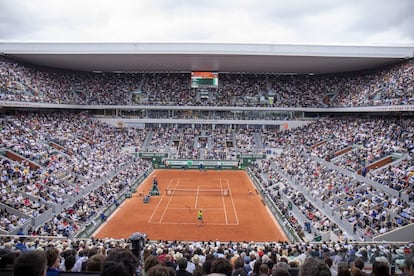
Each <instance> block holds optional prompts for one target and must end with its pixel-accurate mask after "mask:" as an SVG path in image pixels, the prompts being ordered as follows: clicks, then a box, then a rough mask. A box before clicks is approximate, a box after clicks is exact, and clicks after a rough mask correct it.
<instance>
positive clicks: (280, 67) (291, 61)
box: [0, 43, 414, 74]
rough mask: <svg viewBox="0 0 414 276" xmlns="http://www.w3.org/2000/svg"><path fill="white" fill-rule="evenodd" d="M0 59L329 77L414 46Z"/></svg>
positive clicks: (38, 53) (135, 48) (53, 49)
mask: <svg viewBox="0 0 414 276" xmlns="http://www.w3.org/2000/svg"><path fill="white" fill-rule="evenodd" d="M0 53H1V54H2V55H5V56H9V57H11V58H15V59H18V60H21V61H24V62H29V63H34V64H36V65H41V66H48V67H54V68H61V69H70V70H77V71H97V72H190V71H216V72H245V73H280V74H329V73H339V72H349V71H359V70H366V69H373V68H377V67H382V66H385V65H388V64H392V63H397V62H400V61H401V60H404V59H409V58H413V57H414V46H398V47H385V46H321V45H269V44H211V43H208V44H202V43H0Z"/></svg>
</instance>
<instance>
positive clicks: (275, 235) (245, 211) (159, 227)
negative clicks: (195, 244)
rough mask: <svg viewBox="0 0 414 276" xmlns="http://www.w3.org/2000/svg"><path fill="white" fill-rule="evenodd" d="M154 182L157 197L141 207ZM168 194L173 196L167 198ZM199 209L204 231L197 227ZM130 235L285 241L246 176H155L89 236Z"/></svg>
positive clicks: (179, 172) (201, 173) (168, 172)
mask: <svg viewBox="0 0 414 276" xmlns="http://www.w3.org/2000/svg"><path fill="white" fill-rule="evenodd" d="M154 177H156V179H157V181H158V188H159V190H160V193H161V194H160V195H159V196H152V197H151V199H150V201H149V203H144V202H143V198H144V197H143V195H140V194H141V193H142V194H148V193H149V191H150V190H151V188H152V182H153V179H154ZM168 189H170V190H174V189H177V190H176V191H174V192H172V194H170V195H169V194H168V192H167V190H168ZM178 189H188V190H191V191H178ZM212 190H213V191H212ZM225 191H227V195H224V194H225V193H226V192H225ZM200 209H201V210H202V211H203V220H204V224H202V225H198V224H197V213H198V211H199V210H200ZM134 232H141V233H146V234H147V235H148V238H149V239H151V240H184V241H208V240H220V241H257V242H260V241H279V240H286V236H285V234H284V233H283V232H282V230H281V229H280V227H279V225H278V224H277V222H276V221H275V219H274V218H273V216H272V215H271V213H270V211H269V210H268V208H267V207H266V206H265V205H264V204H263V202H262V199H261V197H260V195H259V194H258V193H257V192H256V190H255V188H254V186H253V184H252V183H251V181H250V179H249V177H248V175H247V173H246V172H244V171H215V170H208V171H199V170H155V171H153V172H152V174H151V175H150V176H149V177H148V178H147V179H146V180H145V181H144V182H143V183H142V184H141V185H140V186H139V187H138V189H137V191H136V192H135V193H134V194H132V197H131V198H130V199H127V200H126V201H125V202H124V203H123V204H122V205H121V206H120V208H118V209H117V210H116V211H115V212H114V213H113V214H112V215H111V216H110V217H109V218H108V220H107V221H106V222H105V223H104V224H103V225H102V226H101V227H100V228H99V229H98V230H97V231H96V233H95V234H94V235H93V236H94V237H97V238H128V237H130V235H131V234H132V233H134Z"/></svg>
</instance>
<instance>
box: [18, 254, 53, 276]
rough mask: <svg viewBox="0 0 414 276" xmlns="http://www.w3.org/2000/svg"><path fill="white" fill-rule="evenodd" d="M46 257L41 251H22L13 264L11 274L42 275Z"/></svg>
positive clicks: (45, 266)
mask: <svg viewBox="0 0 414 276" xmlns="http://www.w3.org/2000/svg"><path fill="white" fill-rule="evenodd" d="M46 269H47V258H46V255H45V253H44V252H43V251H40V250H32V251H26V252H23V253H22V254H21V255H20V256H19V257H17V258H16V260H15V262H14V265H13V276H43V275H45V274H46Z"/></svg>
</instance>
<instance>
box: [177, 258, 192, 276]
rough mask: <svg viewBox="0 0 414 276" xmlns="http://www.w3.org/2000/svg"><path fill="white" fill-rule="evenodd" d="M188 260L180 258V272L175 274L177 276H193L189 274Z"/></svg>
mask: <svg viewBox="0 0 414 276" xmlns="http://www.w3.org/2000/svg"><path fill="white" fill-rule="evenodd" d="M187 263H188V261H187V259H186V258H180V259H179V260H178V270H177V271H176V272H175V274H176V275H177V276H191V275H192V274H191V273H190V272H188V271H187V270H186V269H187Z"/></svg>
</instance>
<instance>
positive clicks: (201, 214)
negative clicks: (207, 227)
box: [197, 210, 204, 225]
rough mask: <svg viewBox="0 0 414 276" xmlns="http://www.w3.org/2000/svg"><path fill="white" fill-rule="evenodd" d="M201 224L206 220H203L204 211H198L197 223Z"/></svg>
mask: <svg viewBox="0 0 414 276" xmlns="http://www.w3.org/2000/svg"><path fill="white" fill-rule="evenodd" d="M201 224H204V221H203V211H201V210H200V211H198V213H197V225H201Z"/></svg>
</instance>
